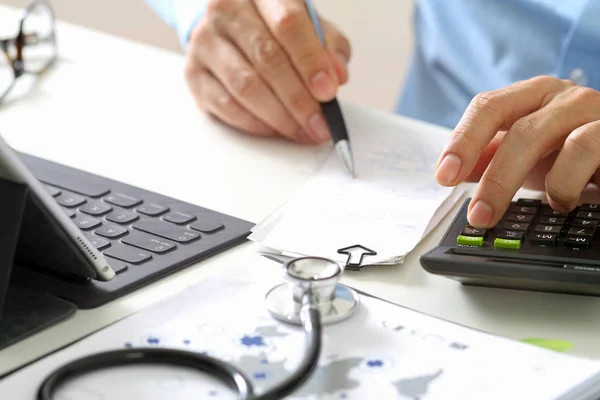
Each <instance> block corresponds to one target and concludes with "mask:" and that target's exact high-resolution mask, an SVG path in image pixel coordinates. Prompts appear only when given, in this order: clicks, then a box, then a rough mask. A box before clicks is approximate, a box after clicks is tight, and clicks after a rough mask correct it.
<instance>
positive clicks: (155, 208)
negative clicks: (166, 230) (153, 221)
mask: <svg viewBox="0 0 600 400" xmlns="http://www.w3.org/2000/svg"><path fill="white" fill-rule="evenodd" d="M135 211H137V212H139V213H141V214H145V215H148V216H150V217H156V216H157V215H160V214H162V213H164V212H167V211H169V207H163V206H161V205H158V204H153V203H146V204H142V205H141V206H139V207H138V208H136V209H135Z"/></svg>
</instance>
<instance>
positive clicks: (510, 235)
mask: <svg viewBox="0 0 600 400" xmlns="http://www.w3.org/2000/svg"><path fill="white" fill-rule="evenodd" d="M497 237H499V238H500V239H514V240H523V231H509V230H502V231H500V233H498V236H497Z"/></svg>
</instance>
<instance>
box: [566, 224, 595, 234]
mask: <svg viewBox="0 0 600 400" xmlns="http://www.w3.org/2000/svg"><path fill="white" fill-rule="evenodd" d="M595 231H596V230H595V229H594V228H582V227H579V226H577V227H575V226H574V227H572V228H571V229H569V232H568V234H569V235H578V236H594V232H595Z"/></svg>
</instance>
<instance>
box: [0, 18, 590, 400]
mask: <svg viewBox="0 0 600 400" xmlns="http://www.w3.org/2000/svg"><path fill="white" fill-rule="evenodd" d="M9 10H10V9H7V8H3V7H0V26H3V27H6V25H5V23H9V22H11V23H14V21H13V20H11V19H10V18H9V19H8V20H7V19H6V18H7V17H10V13H9ZM2 31H3V32H4V28H3V29H2ZM58 39H59V43H60V53H61V57H62V58H63V60H62V61H61V62H60V63H59V65H58V66H57V68H56V69H55V70H54V71H53V72H52V73H51V74H50V75H49V76H47V77H46V78H45V79H44V80H43V81H42V82H40V84H39V85H37V86H35V87H33V88H32V89H31V91H29V93H28V94H27V95H26V96H24V97H22V99H21V100H20V101H16V102H14V103H11V104H7V105H3V106H2V107H0V132H1V133H2V135H4V137H5V138H6V140H7V141H9V143H11V144H12V145H13V146H14V147H15V148H17V149H18V150H20V151H24V152H27V153H30V154H33V155H37V156H40V157H44V158H48V159H51V160H54V161H58V162H61V163H64V164H68V165H71V166H75V167H77V168H81V169H83V170H87V171H90V172H93V173H97V174H101V175H104V176H107V177H109V178H113V179H117V180H121V181H123V182H126V183H130V184H133V185H136V186H140V187H143V188H145V189H149V190H153V191H156V192H160V193H163V194H166V195H168V196H172V197H175V198H179V199H181V200H184V201H188V202H191V203H196V204H199V205H202V206H205V207H209V208H214V209H216V210H219V211H222V212H226V213H230V214H232V215H235V216H237V217H241V218H245V219H248V220H250V221H253V222H259V221H260V220H261V219H263V218H264V217H266V216H267V215H268V214H269V213H270V212H271V211H273V210H274V209H275V208H276V207H277V206H279V205H280V204H281V203H282V202H284V201H285V200H286V199H287V198H288V197H289V196H292V195H293V193H294V190H296V189H297V188H299V186H300V185H301V184H302V183H303V182H304V181H305V180H306V179H307V177H308V176H307V175H306V173H304V172H303V170H302V168H301V167H300V166H301V165H302V164H303V163H305V162H306V161H308V160H310V159H311V157H313V156H314V154H315V153H316V152H317V149H316V148H312V147H302V146H297V145H294V144H291V143H287V142H284V141H275V140H264V139H258V138H252V137H250V136H248V135H243V134H239V133H237V132H234V131H232V130H230V129H227V128H225V127H223V126H221V125H219V124H218V123H216V122H214V121H212V120H211V119H210V118H207V117H206V116H205V115H204V114H203V113H201V112H199V111H198V110H197V109H196V108H195V106H194V105H193V102H192V100H191V97H190V95H189V94H188V91H187V88H186V86H185V82H184V79H183V67H184V60H183V57H182V56H181V55H179V54H172V53H168V52H164V51H162V50H158V49H154V48H151V47H148V46H144V45H140V44H136V43H132V42H129V41H126V40H123V39H120V38H115V37H112V36H107V35H105V34H101V33H98V32H94V31H90V30H87V29H83V28H80V27H76V26H72V25H69V24H63V23H61V24H59V28H58ZM394 118H397V121H398V126H399V129H400V130H401V129H402V127H403V126H411V127H414V126H417V127H419V129H421V130H422V132H423V134H427V130H429V129H438V128H435V127H431V126H429V125H427V124H422V123H419V122H415V121H411V120H408V119H405V118H401V117H394ZM528 194H529V193H524V195H528ZM455 210H456V209H455ZM450 218H451V216H448V217H447V218H446V219H445V220H444V221H443V222H442V224H441V226H440V227H439V228H438V229H437V230H436V231H434V232H433V233H432V234H431V235H430V236H429V237H428V238H426V240H424V241H423V242H422V243H421V244H420V245H419V246H418V247H417V249H415V251H413V253H412V254H411V255H410V256H409V257H408V258H407V259H406V261H405V262H404V264H403V265H400V266H389V267H372V268H369V269H368V270H364V271H362V272H360V273H352V274H350V273H348V274H347V275H346V276H345V278H343V281H344V282H345V283H347V284H350V285H352V286H354V287H356V288H359V289H362V290H365V291H368V292H370V293H372V294H375V295H377V296H379V297H382V298H384V299H387V300H390V301H392V302H395V303H398V304H401V305H404V306H407V307H410V308H414V309H417V310H419V311H423V312H425V313H429V314H431V315H434V316H438V317H441V318H445V319H448V320H451V321H454V322H457V323H461V324H465V325H468V326H471V327H475V328H478V329H482V330H485V331H489V332H493V333H496V334H499V335H503V336H507V337H511V338H515V339H522V338H527V337H543V338H553V339H562V340H568V341H571V342H572V343H574V348H573V350H572V351H571V353H572V354H576V355H581V356H587V357H594V358H600V344H599V341H598V335H599V334H600V299H598V298H593V297H579V296H567V295H554V294H541V293H532V292H520V291H509V290H499V289H484V288H467V287H462V286H461V285H460V284H458V283H457V282H454V281H451V280H449V279H445V278H442V277H437V276H433V275H430V274H428V273H426V272H425V271H424V270H423V269H422V268H421V266H420V264H419V262H418V255H419V254H421V253H422V252H424V251H426V250H428V249H430V248H431V247H433V246H434V245H435V244H437V242H438V241H439V239H440V238H441V235H442V234H443V232H444V229H445V228H446V227H447V225H448V223H449V222H450ZM256 249H257V248H256V246H255V245H254V244H252V243H247V244H244V245H241V246H239V247H237V248H235V249H232V250H230V251H227V252H225V253H222V254H220V255H218V256H215V257H213V258H211V259H209V260H207V261H204V262H200V263H198V264H197V265H194V266H192V267H190V268H188V269H186V270H185V271H182V272H179V273H176V274H174V275H172V276H170V277H168V278H166V279H163V280H162V281H160V282H157V283H154V284H151V285H149V286H147V287H145V288H144V289H141V290H139V291H137V292H135V293H133V294H130V295H128V296H125V297H123V298H120V299H118V300H116V301H114V302H112V303H110V304H107V305H105V306H103V307H100V308H97V309H93V310H82V311H78V312H77V313H76V315H75V316H73V317H72V318H70V319H68V320H67V321H64V322H62V323H60V324H58V325H56V326H54V327H51V328H49V329H47V330H45V331H43V332H41V333H39V334H37V335H35V336H33V337H31V338H28V339H26V340H24V341H22V342H20V343H18V344H15V345H13V346H11V347H9V348H7V349H5V350H3V351H1V352H0V375H2V374H6V373H7V372H9V371H13V370H15V369H16V368H18V367H20V366H23V365H25V364H27V363H29V362H31V361H34V360H36V359H37V358H39V357H41V356H43V355H45V354H48V353H50V352H51V351H53V350H55V349H58V348H61V347H63V346H65V345H68V344H69V343H72V342H73V341H75V340H77V339H79V338H81V337H83V336H85V335H87V334H89V333H91V332H93V331H95V330H98V329H100V328H102V327H103V326H106V325H108V324H110V323H112V322H114V321H116V320H118V319H120V318H123V317H125V316H127V315H129V314H131V313H133V312H135V311H137V310H140V309H141V308H143V307H146V306H148V305H150V304H152V303H153V302H156V301H160V299H161V298H164V297H166V296H169V295H171V294H173V293H176V292H177V291H179V290H181V289H182V288H184V287H187V286H189V285H191V284H193V283H195V282H197V281H199V280H201V279H203V278H205V277H208V276H210V275H212V274H214V273H216V272H218V271H223V270H225V269H228V268H230V267H234V266H236V265H239V264H240V262H242V261H243V259H244V257H246V256H248V255H249V254H251V253H252V252H254V251H256ZM274 266H275V264H274ZM17 374H18V372H17ZM1 387H2V385H1V383H0V392H1V391H2V389H1Z"/></svg>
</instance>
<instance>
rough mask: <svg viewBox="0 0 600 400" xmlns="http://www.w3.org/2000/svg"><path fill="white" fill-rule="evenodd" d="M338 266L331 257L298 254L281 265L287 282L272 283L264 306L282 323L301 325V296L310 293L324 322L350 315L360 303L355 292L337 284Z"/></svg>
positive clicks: (338, 319)
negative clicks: (272, 286) (274, 284)
mask: <svg viewBox="0 0 600 400" xmlns="http://www.w3.org/2000/svg"><path fill="white" fill-rule="evenodd" d="M341 274H342V269H341V267H340V266H339V265H338V264H337V263H336V262H335V261H333V260H329V259H326V258H320V257H301V258H296V259H294V260H291V261H289V262H287V263H285V265H284V277H285V280H286V281H287V282H284V283H282V284H280V285H277V286H275V287H274V288H273V289H271V290H270V291H269V292H268V293H267V295H266V302H267V309H268V310H269V312H270V313H271V315H272V316H273V317H274V318H275V319H277V320H279V321H282V322H286V323H289V324H295V325H301V323H302V321H301V310H302V306H303V305H302V299H303V297H304V295H305V294H306V293H309V292H310V293H311V294H312V299H313V304H312V305H313V306H315V307H318V309H319V311H320V315H321V323H322V324H323V325H326V324H332V323H335V322H340V321H343V320H345V319H347V318H349V317H350V316H351V315H352V314H353V313H354V311H356V309H357V308H358V305H359V296H358V293H357V292H356V291H355V290H353V289H351V288H349V287H347V286H345V285H342V284H341V283H339V282H338V281H339V279H340V276H341Z"/></svg>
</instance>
